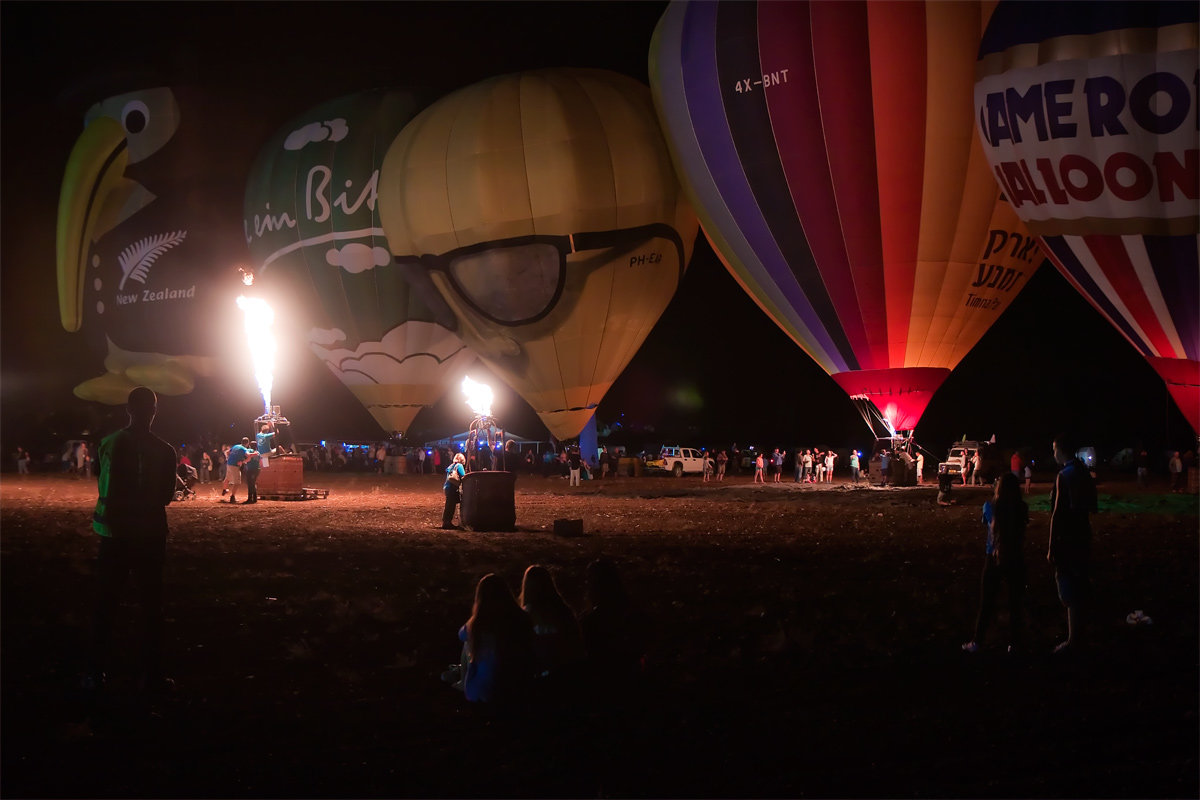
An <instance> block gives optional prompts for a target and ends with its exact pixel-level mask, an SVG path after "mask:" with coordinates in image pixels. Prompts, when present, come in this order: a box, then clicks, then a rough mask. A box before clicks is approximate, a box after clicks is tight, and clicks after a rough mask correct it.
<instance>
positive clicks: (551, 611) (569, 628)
mask: <svg viewBox="0 0 1200 800" xmlns="http://www.w3.org/2000/svg"><path fill="white" fill-rule="evenodd" d="M517 603H518V604H519V605H520V606H521V608H523V609H525V613H526V614H528V615H529V618H530V620H531V621H532V622H533V634H534V637H533V648H534V657H535V659H536V661H537V665H536V666H537V669H536V672H537V674H538V675H539V676H541V677H548V676H549V675H550V674H552V673H553V672H555V671H556V670H558V669H560V668H562V667H565V666H569V665H571V664H574V663H577V662H579V661H582V660H583V637H582V635H581V634H580V632H579V622H578V620H576V619H575V613H574V612H573V611H571V608H570V606H568V605H567V603H566V601H565V600H563V598H562V595H561V594H559V592H558V587H557V586H555V584H554V578H553V577H552V576H551V575H550V570H548V569H546V568H545V567H544V566H542V565H541V564H531V565H530V566H529V567H528V568H527V569H526V570H525V576H524V577H523V578H522V579H521V596H520V598H519V599H518V600H517Z"/></svg>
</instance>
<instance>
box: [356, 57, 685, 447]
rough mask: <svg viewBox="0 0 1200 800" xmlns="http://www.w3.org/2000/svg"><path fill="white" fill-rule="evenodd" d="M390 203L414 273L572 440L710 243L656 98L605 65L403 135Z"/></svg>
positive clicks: (537, 82)
mask: <svg viewBox="0 0 1200 800" xmlns="http://www.w3.org/2000/svg"><path fill="white" fill-rule="evenodd" d="M379 192H380V197H379V202H380V214H381V217H382V221H383V226H384V229H385V230H386V231H387V237H388V243H389V244H390V246H391V248H392V252H393V253H394V254H395V256H396V261H397V263H399V264H401V265H403V267H404V268H405V274H406V275H407V276H409V277H410V279H411V280H412V281H413V282H414V284H416V285H418V286H420V287H423V290H424V291H425V293H426V296H427V297H428V298H429V299H430V303H431V304H435V305H436V306H437V307H438V308H439V309H440V313H441V318H442V319H445V320H447V323H448V324H450V325H453V326H455V328H456V331H457V332H458V333H459V335H460V336H462V338H463V339H464V340H465V341H466V342H467V343H468V345H470V347H471V348H472V349H473V350H474V351H475V352H476V353H478V354H479V356H480V358H481V359H482V360H483V361H484V362H486V363H487V364H488V366H489V367H490V368H491V369H492V371H493V372H495V373H496V374H497V375H499V376H500V377H502V378H503V379H504V380H505V381H506V382H507V383H508V384H509V385H510V386H511V387H512V388H513V389H515V390H516V391H517V392H518V393H519V394H521V396H522V397H523V398H524V399H525V400H526V401H527V402H528V403H529V404H530V405H531V406H532V407H533V408H534V410H535V411H536V412H537V413H538V415H539V416H540V417H541V419H542V421H543V422H544V423H545V424H546V427H547V428H548V429H549V430H550V432H551V433H552V434H553V435H554V436H556V437H557V438H559V439H567V438H572V437H575V436H577V435H579V432H580V431H581V430H582V429H583V426H584V425H585V424H586V423H587V421H588V419H590V418H591V416H592V415H593V413H594V410H595V407H596V405H597V404H598V403H599V402H600V400H601V399H602V398H603V397H604V393H605V392H606V391H608V388H609V387H610V386H611V385H612V383H613V381H614V380H616V378H617V376H618V375H619V374H620V373H621V371H622V370H623V369H624V368H625V366H626V365H627V364H628V363H629V360H630V359H631V358H632V357H633V355H634V353H635V352H636V351H637V349H638V347H640V346H641V344H642V342H643V341H644V340H645V338H646V335H647V334H648V333H649V331H650V329H651V328H652V327H653V326H654V323H655V322H656V321H657V320H658V318H659V316H660V315H661V314H662V312H663V310H664V309H665V308H666V306H667V303H668V302H669V301H670V299H671V297H672V296H673V295H674V294H675V290H676V288H677V287H678V286H679V281H680V279H681V278H682V276H683V272H684V269H685V267H686V264H687V261H688V259H689V258H690V256H691V245H692V242H693V241H694V238H695V234H696V219H695V216H694V215H693V213H692V211H691V209H690V207H689V206H688V204H687V202H686V201H685V200H684V199H683V196H682V194H681V192H680V191H679V186H678V181H677V179H676V178H675V174H674V171H673V169H672V167H671V161H670V157H669V156H668V154H667V149H666V145H665V143H664V142H663V139H662V134H661V132H660V130H659V127H658V121H657V120H656V118H655V115H654V108H653V105H652V104H651V100H650V93H649V91H648V90H647V89H646V87H645V86H643V85H641V84H639V83H638V82H637V81H634V80H633V79H631V78H627V77H625V76H622V75H617V74H615V73H611V72H605V71H601V70H582V69H558V70H540V71H535V72H525V73H520V74H515V75H505V76H501V77H497V78H493V79H490V80H487V81H483V82H481V83H478V84H475V85H473V86H469V87H467V88H464V89H461V90H459V91H457V92H454V93H453V94H451V95H448V96H447V97H444V98H442V99H441V100H439V101H438V102H437V103H434V104H433V105H432V106H430V107H429V108H428V109H426V110H425V111H424V112H422V113H421V114H420V115H419V116H418V117H417V118H416V119H414V120H413V121H412V122H411V123H409V124H408V125H407V126H405V128H404V130H403V131H402V132H401V134H400V135H399V136H398V137H396V140H395V141H394V142H393V143H392V145H391V148H390V149H389V150H388V154H387V157H386V158H385V160H384V163H383V169H382V172H381V174H380V187H379Z"/></svg>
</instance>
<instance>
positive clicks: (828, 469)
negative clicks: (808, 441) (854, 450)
mask: <svg viewBox="0 0 1200 800" xmlns="http://www.w3.org/2000/svg"><path fill="white" fill-rule="evenodd" d="M835 461H837V453H835V452H833V451H832V450H826V451H825V482H826V483H833V464H834V462H835Z"/></svg>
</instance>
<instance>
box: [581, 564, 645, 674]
mask: <svg viewBox="0 0 1200 800" xmlns="http://www.w3.org/2000/svg"><path fill="white" fill-rule="evenodd" d="M587 606H588V607H587V610H586V611H584V612H583V614H582V615H581V616H580V618H579V628H580V631H581V632H582V633H583V648H584V651H585V653H586V654H587V659H588V663H589V665H590V668H591V671H592V675H593V678H594V679H595V681H596V682H597V684H598V685H599V686H601V687H603V686H608V687H611V688H614V689H618V690H619V689H621V688H622V687H625V686H628V684H629V683H630V682H631V681H632V680H634V679H636V678H637V677H638V676H640V675H641V674H642V672H643V670H644V668H645V661H646V651H645V634H644V624H643V621H642V619H641V618H640V617H639V616H638V615H636V614H635V613H634V611H633V609H632V608H631V607H630V603H629V597H628V595H627V594H626V592H625V586H624V584H623V583H622V581H621V575H620V573H619V572H618V571H617V567H616V565H615V564H614V563H613V562H611V561H609V560H608V559H604V558H599V559H596V560H595V561H593V562H592V563H590V564H588V567H587Z"/></svg>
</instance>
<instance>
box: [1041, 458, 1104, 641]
mask: <svg viewBox="0 0 1200 800" xmlns="http://www.w3.org/2000/svg"><path fill="white" fill-rule="evenodd" d="M1076 450H1078V447H1077V446H1076V444H1075V442H1074V441H1073V440H1072V439H1070V438H1069V437H1067V436H1066V435H1059V436H1056V437H1055V439H1054V460H1055V461H1056V462H1058V464H1059V465H1060V466H1061V469H1060V470H1059V471H1058V475H1057V476H1056V477H1055V479H1054V487H1053V488H1052V489H1051V490H1050V547H1049V549H1048V550H1047V552H1046V560H1047V561H1049V562H1050V563H1051V564H1053V565H1054V581H1055V583H1056V584H1057V585H1058V598H1059V600H1061V601H1062V604H1063V605H1064V606H1065V607H1066V609H1067V639H1066V641H1064V642H1060V643H1059V644H1058V646H1056V647H1055V648H1054V652H1056V653H1058V652H1062V651H1064V650H1066V649H1067V648H1070V647H1072V646H1073V645H1075V644H1077V643H1078V640H1079V636H1080V633H1081V631H1082V625H1083V615H1084V613H1085V612H1086V607H1087V605H1088V604H1089V603H1090V601H1091V593H1092V583H1091V550H1092V523H1091V520H1090V518H1089V516H1088V515H1089V514H1091V513H1092V512H1093V511H1095V510H1096V484H1095V482H1094V481H1093V480H1092V475H1091V473H1090V472H1088V468H1087V465H1085V464H1084V463H1083V461H1081V460H1080V459H1079V457H1078V456H1076V454H1075V453H1076Z"/></svg>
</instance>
